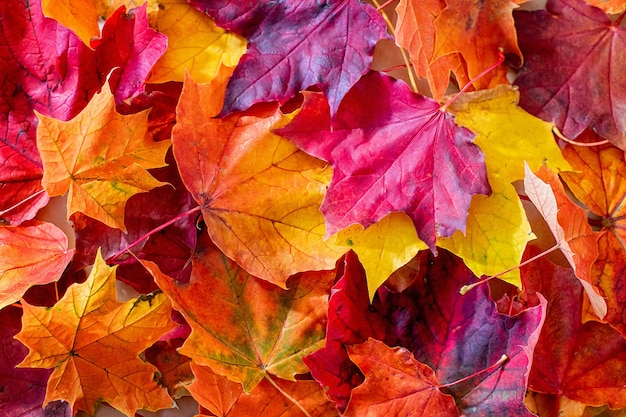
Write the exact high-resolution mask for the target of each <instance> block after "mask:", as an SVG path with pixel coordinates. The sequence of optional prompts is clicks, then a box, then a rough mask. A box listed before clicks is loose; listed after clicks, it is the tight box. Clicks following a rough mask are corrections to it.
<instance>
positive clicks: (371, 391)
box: [343, 339, 459, 417]
mask: <svg viewBox="0 0 626 417" xmlns="http://www.w3.org/2000/svg"><path fill="white" fill-rule="evenodd" d="M348 354H349V356H350V360H352V361H353V362H355V363H356V364H357V366H358V367H359V368H360V369H361V371H362V372H363V374H364V375H365V382H364V383H363V384H361V385H359V386H358V387H356V388H355V389H354V390H353V391H352V396H351V397H350V403H349V405H348V409H347V410H346V412H345V413H344V414H343V415H344V416H346V417H349V416H380V415H383V414H389V415H406V416H407V417H409V416H438V417H445V416H450V417H454V416H458V415H459V410H458V409H457V408H456V404H455V403H454V398H453V397H452V396H450V395H447V394H444V393H442V392H441V391H439V386H438V385H439V384H438V382H437V378H436V377H435V373H434V372H433V370H432V369H430V368H429V367H428V366H426V365H424V364H422V363H420V362H418V361H416V360H415V358H414V357H413V355H412V354H411V352H409V351H408V350H406V349H404V348H395V349H392V348H390V347H388V346H387V345H385V344H384V343H382V342H379V341H377V340H375V339H368V340H367V342H365V343H363V344H361V345H357V346H350V347H348ZM390 375H392V376H393V378H392V379H390V378H389V376H390Z"/></svg>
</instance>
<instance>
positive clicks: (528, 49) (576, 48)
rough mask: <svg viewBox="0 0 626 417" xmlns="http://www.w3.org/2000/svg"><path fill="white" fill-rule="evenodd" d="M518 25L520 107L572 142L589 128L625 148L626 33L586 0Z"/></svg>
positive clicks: (557, 1)
mask: <svg viewBox="0 0 626 417" xmlns="http://www.w3.org/2000/svg"><path fill="white" fill-rule="evenodd" d="M515 21H516V25H517V28H518V32H519V34H518V35H519V45H520V49H521V50H522V53H523V54H524V57H525V60H524V66H523V67H522V69H521V70H520V74H519V76H518V78H517V80H516V81H515V83H516V84H517V85H519V87H520V93H521V96H520V105H521V106H522V107H523V108H524V109H526V110H528V111H529V112H530V113H532V114H534V115H536V116H538V117H540V118H542V119H544V120H548V121H552V122H554V123H555V124H556V126H557V127H558V128H559V129H560V131H561V132H562V133H563V134H564V135H565V136H567V137H568V138H570V139H573V138H575V137H576V136H578V135H579V134H581V133H582V132H583V131H584V130H585V128H587V127H590V128H591V129H593V130H594V131H596V132H597V133H598V134H599V135H600V136H602V137H606V138H607V139H609V140H610V141H611V142H612V143H613V144H614V145H615V146H617V147H618V148H621V149H626V139H625V135H626V125H625V124H624V118H625V117H626V114H625V112H624V109H625V108H626V80H624V78H623V77H621V76H620V74H622V73H623V72H624V71H625V70H626V29H625V28H623V27H622V26H619V25H618V24H613V23H612V22H611V20H610V19H609V17H608V16H607V15H606V14H605V13H604V12H603V11H602V10H600V9H598V8H595V7H593V6H590V5H589V4H587V3H586V2H585V1H584V0H549V1H548V4H547V5H546V10H537V11H532V12H519V13H517V14H516V17H515ZM598 80H602V81H601V82H598Z"/></svg>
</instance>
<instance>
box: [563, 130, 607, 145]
mask: <svg viewBox="0 0 626 417" xmlns="http://www.w3.org/2000/svg"><path fill="white" fill-rule="evenodd" d="M552 133H554V134H555V135H556V137H557V138H559V139H561V140H562V141H564V142H567V143H569V144H570V145H575V146H584V147H586V148H591V147H593V146H602V145H606V144H607V143H609V140H608V139H604V140H600V141H598V142H590V143H584V142H582V143H581V142H576V141H573V140H571V139H568V138H566V137H565V136H563V134H562V133H561V131H560V130H559V128H558V127H556V126H552Z"/></svg>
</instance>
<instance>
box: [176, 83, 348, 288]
mask: <svg viewBox="0 0 626 417" xmlns="http://www.w3.org/2000/svg"><path fill="white" fill-rule="evenodd" d="M222 99H223V95H222V94H220V84H219V83H217V82H216V83H211V84H196V83H195V82H194V81H193V80H191V79H189V78H188V79H187V81H186V82H185V87H184V89H183V94H182V96H181V101H180V104H179V106H178V110H177V113H178V122H177V125H176V126H175V127H174V131H173V134H172V135H173V143H174V146H173V149H174V157H175V158H176V161H177V162H178V166H179V170H180V173H181V177H182V179H183V182H184V183H185V186H186V187H187V189H188V190H189V191H190V192H191V194H192V195H193V197H194V199H195V200H196V202H197V203H198V204H199V205H200V206H201V207H202V213H203V216H204V221H205V223H206V224H207V229H208V233H209V235H210V236H211V239H212V240H213V241H214V242H215V244H216V245H217V246H218V247H219V248H220V249H221V250H222V251H223V252H224V253H225V254H226V255H227V256H229V257H230V258H232V259H234V260H235V261H236V262H237V263H239V264H240V265H241V266H242V267H243V268H244V269H245V270H246V271H248V272H250V273H251V274H254V275H255V276H258V277H259V278H262V279H265V280H268V281H271V282H274V283H276V284H278V285H280V286H282V287H284V286H285V282H286V280H287V278H288V277H289V276H290V275H292V274H294V273H296V272H300V271H307V270H323V269H332V268H334V266H335V261H336V260H337V259H338V258H339V257H340V256H341V255H342V253H343V251H342V250H341V248H337V247H334V246H333V245H332V244H331V243H326V242H324V233H325V230H324V219H323V217H322V215H321V214H320V212H319V205H320V203H321V201H322V198H323V196H324V192H325V191H326V184H327V183H328V176H329V172H328V171H329V170H328V169H326V167H325V164H324V163H323V162H322V161H319V160H316V159H315V158H312V157H310V156H309V155H307V154H305V153H304V152H302V151H300V150H298V149H297V148H296V147H295V146H294V145H293V144H291V143H290V142H289V141H287V140H286V139H283V138H281V137H279V136H277V135H275V134H273V133H271V132H270V130H271V129H275V128H280V127H282V126H283V125H284V124H285V123H287V121H288V120H289V119H290V117H288V116H283V115H282V114H281V113H280V111H279V110H278V109H277V108H276V106H268V107H264V108H262V109H258V110H257V111H254V109H253V111H251V112H248V113H245V114H237V115H232V116H227V117H225V118H214V116H216V115H217V114H218V113H219V110H220V107H221V104H222Z"/></svg>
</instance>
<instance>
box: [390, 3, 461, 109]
mask: <svg viewBox="0 0 626 417" xmlns="http://www.w3.org/2000/svg"><path fill="white" fill-rule="evenodd" d="M445 7H446V3H445V1H444V0H431V1H421V2H419V3H418V2H416V1H414V0H400V2H399V3H398V5H397V6H396V13H397V14H398V21H397V22H396V28H395V32H396V43H397V44H398V45H399V46H401V47H403V48H406V49H407V51H408V52H409V54H410V57H411V63H412V64H413V68H414V69H415V72H416V73H417V75H418V76H420V77H424V78H426V79H427V80H428V85H429V86H430V90H431V92H432V95H433V98H434V99H435V100H437V101H440V100H441V99H442V98H443V95H444V94H445V92H446V90H447V88H448V86H449V84H450V72H453V73H454V74H455V76H456V79H457V82H458V83H459V85H465V84H467V83H468V82H469V78H468V76H467V68H466V65H465V62H464V61H463V58H462V57H461V56H460V55H459V54H458V53H457V52H453V53H450V54H447V55H445V56H441V57H438V58H436V59H433V54H434V52H435V35H436V31H435V25H434V21H435V19H436V18H437V16H439V15H440V14H441V12H442V11H443V9H444V8H445Z"/></svg>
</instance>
